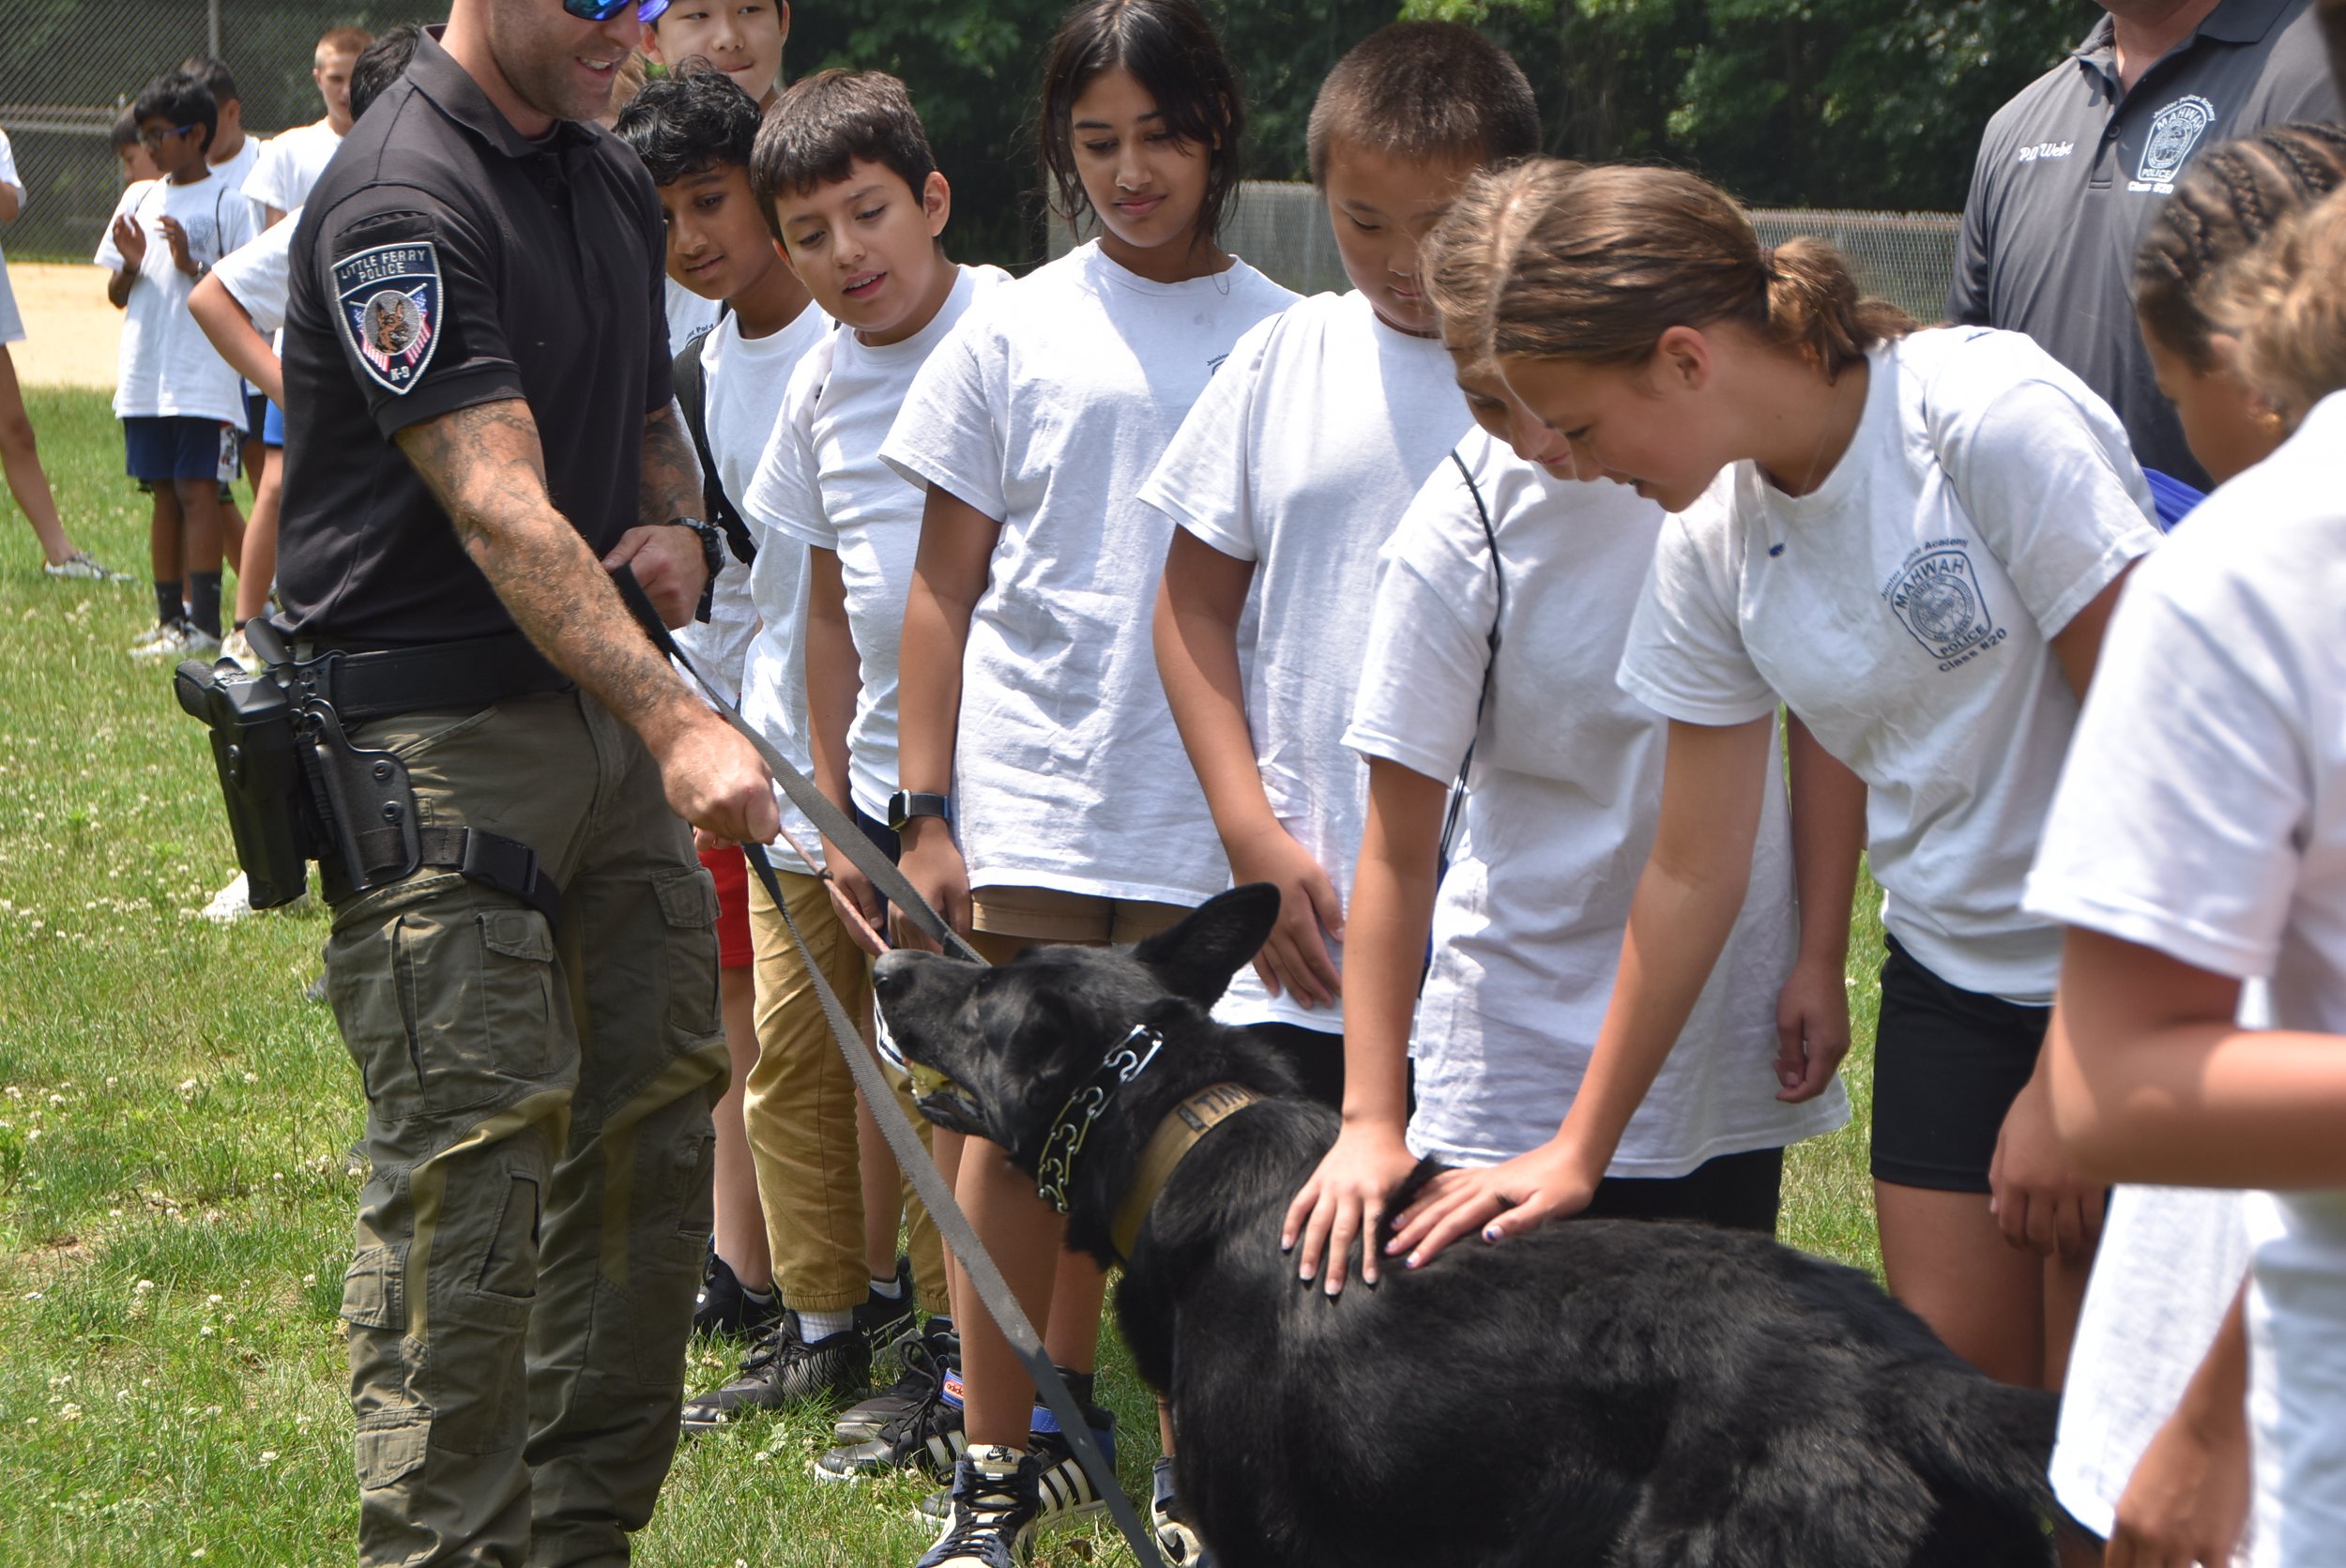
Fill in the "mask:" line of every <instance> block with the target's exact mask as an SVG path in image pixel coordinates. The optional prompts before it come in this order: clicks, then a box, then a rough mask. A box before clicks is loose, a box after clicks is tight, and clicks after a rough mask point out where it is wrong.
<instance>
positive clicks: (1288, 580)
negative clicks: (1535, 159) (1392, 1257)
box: [1141, 22, 1540, 1105]
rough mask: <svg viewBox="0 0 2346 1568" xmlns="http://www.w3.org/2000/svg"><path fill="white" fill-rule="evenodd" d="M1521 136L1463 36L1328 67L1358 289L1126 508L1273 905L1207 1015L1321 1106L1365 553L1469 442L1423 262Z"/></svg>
mask: <svg viewBox="0 0 2346 1568" xmlns="http://www.w3.org/2000/svg"><path fill="white" fill-rule="evenodd" d="M1539 139H1540V123H1539V110H1538V106H1537V104H1536V103H1535V102H1534V100H1533V99H1532V95H1531V84H1530V83H1529V82H1527V81H1526V80H1524V76H1523V72H1522V71H1521V70H1520V69H1517V68H1516V63H1515V61H1514V60H1512V59H1510V58H1509V57H1508V56H1507V54H1506V53H1505V52H1504V51H1503V50H1501V49H1500V48H1498V47H1497V46H1496V45H1494V44H1492V43H1490V42H1489V41H1488V40H1486V39H1485V38H1483V36H1482V35H1481V34H1479V33H1477V32H1475V31H1474V30H1473V29H1472V28H1470V27H1465V26H1461V25H1459V24H1458V23H1444V22H1405V23H1395V24H1394V25H1393V26H1390V27H1387V28H1385V29H1383V30H1382V31H1380V32H1379V33H1377V34H1375V35H1373V36H1372V37H1370V38H1368V39H1367V40H1366V41H1364V42H1363V43H1361V44H1359V45H1357V46H1356V47H1355V48H1353V49H1352V50H1351V52H1350V53H1347V54H1346V55H1345V56H1344V58H1343V59H1342V60H1340V61H1339V62H1337V64H1336V68H1335V69H1333V71H1331V72H1330V73H1329V75H1328V80H1327V81H1326V82H1325V83H1324V84H1321V86H1320V89H1319V96H1318V100H1317V102H1316V103H1315V104H1314V106H1313V109H1312V117H1311V128H1310V159H1311V171H1312V179H1313V182H1314V183H1315V184H1317V185H1318V187H1319V189H1320V192H1321V194H1322V195H1323V196H1324V197H1325V198H1326V200H1327V203H1328V219H1329V222H1330V223H1331V224H1332V225H1333V229H1334V231H1335V236H1336V252H1337V254H1338V256H1340V257H1341V258H1342V260H1343V263H1344V269H1345V275H1346V276H1347V277H1348V279H1350V281H1351V282H1352V287H1353V292H1352V293H1349V294H1345V295H1327V294H1323V295H1318V296H1316V297H1313V298H1310V299H1306V300H1304V301H1302V303H1300V304H1298V305H1295V306H1293V307H1292V308H1290V309H1288V310H1287V311H1286V312H1283V313H1282V314H1280V315H1279V316H1278V317H1277V318H1275V319H1274V320H1272V321H1269V322H1266V323H1264V324H1263V325H1262V326H1260V327H1256V328H1255V329H1254V331H1252V332H1250V333H1248V334H1247V335H1246V337H1245V338H1243V339H1242V340H1241V341H1240V343H1239V345H1238V347H1237V348H1236V349H1235V350H1233V351H1232V353H1231V355H1230V358H1229V360H1228V361H1227V362H1226V363H1225V364H1224V365H1223V367H1222V369H1221V371H1220V372H1219V373H1217V374H1216V375H1215V376H1214V379H1213V381H1212V382H1211V384H1210V385H1209V386H1208V387H1207V388H1206V392H1205V395H1204V396H1202V397H1200V398H1199V399H1198V400H1197V404H1196V407H1195V408H1193V409H1191V411H1190V414H1189V418H1188V419H1186V420H1184V421H1183V422H1182V425H1181V433H1180V434H1178V435H1176V436H1175V437H1174V439H1173V444H1172V446H1170V447H1169V448H1167V449H1166V450H1165V458H1164V460H1163V461H1162V462H1161V463H1159V464H1157V468H1156V472H1155V474H1154V475H1153V476H1152V477H1151V478H1150V480H1149V483H1148V484H1147V485H1146V486H1145V487H1143V489H1142V490H1141V499H1142V500H1144V501H1146V502H1147V503H1148V504H1150V506H1152V507H1154V508H1156V509H1157V510H1160V511H1162V512H1164V513H1165V515H1166V516H1168V517H1170V518H1171V519H1172V520H1173V522H1174V523H1175V525H1177V526H1176V528H1175V531H1174V534H1173V543H1172V547H1171V549H1170V551H1169V553H1168V554H1167V556H1166V557H1165V579H1164V583H1163V585H1162V586H1161V587H1160V589H1159V591H1158V596H1157V607H1156V625H1155V631H1156V658H1157V668H1158V671H1159V674H1160V675H1161V676H1162V677H1163V679H1164V681H1165V695H1166V697H1167V698H1168V699H1169V701H1170V702H1171V705H1172V708H1173V717H1174V719H1175V721H1176V722H1177V723H1179V724H1180V725H1181V740H1182V744H1183V745H1184V746H1185V747H1186V748H1187V750H1188V753H1189V758H1190V762H1191V763H1192V765H1193V766H1195V767H1196V770H1197V777H1198V779H1199V781H1200V782H1201V783H1202V784H1204V785H1205V790H1206V799H1207V802H1208V804H1209V805H1210V806H1211V808H1212V811H1213V818H1214V826H1215V829H1216V830H1217V831H1218V832H1219V833H1220V835H1221V839H1222V845H1223V848H1224V849H1225V850H1226V852H1227V854H1228V856H1229V860H1230V875H1231V878H1232V879H1233V881H1236V882H1272V883H1275V884H1276V885H1277V886H1278V887H1279V889H1280V892H1281V895H1282V902H1281V907H1280V919H1279V924H1278V926H1277V928H1276V929H1275V930H1274V931H1273V932H1272V937H1271V939H1270V941H1269V942H1268V943H1266V944H1265V945H1264V948H1263V951H1262V953H1261V955H1260V956H1259V957H1257V959H1256V961H1255V965H1254V967H1253V968H1252V969H1243V970H1241V971H1240V972H1239V974H1238V976H1237V977H1236V978H1235V979H1234V980H1233V981H1232V982H1231V984H1230V989H1229V991H1228V992H1227V993H1226V995H1225V996H1224V997H1223V1000H1222V1003H1221V1005H1220V1006H1218V1007H1217V1008H1216V1009H1215V1015H1216V1016H1217V1017H1219V1018H1221V1019H1223V1020H1224V1021H1225V1022H1226V1023H1232V1024H1246V1025H1256V1026H1260V1031H1261V1032H1264V1033H1266V1034H1269V1035H1271V1036H1272V1037H1274V1038H1276V1039H1277V1040H1278V1041H1279V1043H1281V1045H1282V1046H1283V1047H1284V1048H1285V1049H1286V1050H1287V1053H1288V1054H1289V1055H1290V1056H1291V1057H1292V1058H1294V1060H1295V1063H1296V1065H1297V1067H1298V1068H1299V1069H1300V1070H1301V1071H1302V1074H1303V1079H1304V1082H1305V1084H1306V1086H1307V1087H1308V1088H1309V1089H1310V1090H1311V1092H1312V1093H1314V1094H1315V1095H1317V1096H1318V1097H1319V1098H1320V1099H1322V1100H1325V1101H1326V1102H1327V1103H1328V1104H1331V1105H1336V1104H1341V1102H1342V1099H1343V1089H1342V1086H1343V1070H1344V1058H1343V1041H1344V1004H1343V998H1342V982H1341V979H1340V975H1341V968H1342V958H1341V954H1342V951H1343V947H1342V934H1343V930H1344V903H1345V891H1346V889H1347V888H1348V884H1349V882H1350V880H1351V870H1352V858H1353V856H1354V855H1355V854H1356V853H1357V852H1358V850H1359V848H1360V839H1361V819H1362V812H1363V809H1364V807H1365V804H1366V795H1367V773H1366V771H1365V769H1364V768H1363V765H1362V763H1361V761H1360V759H1359V758H1358V757H1356V756H1354V755H1353V754H1351V753H1349V752H1348V751H1347V750H1346V749H1345V747H1344V745H1343V740H1342V737H1343V734H1344V726H1345V724H1346V723H1347V721H1348V719H1349V718H1350V716H1351V709H1352V691H1353V686H1354V683H1355V681H1356V680H1357V679H1358V677H1359V672H1360V667H1361V655H1362V650H1363V645H1364V642H1365V638H1366V635H1367V617H1366V616H1365V615H1364V614H1363V611H1364V609H1365V607H1366V604H1367V602H1368V598H1369V593H1370V589H1371V585H1372V583H1373V581H1374V578H1375V574H1376V563H1377V551H1378V548H1379V546H1380V545H1381V544H1383V542H1384V540H1385V536H1386V534H1387V533H1388V532H1389V531H1390V530H1391V528H1392V527H1393V525H1394V522H1395V521H1396V520H1397V519H1398V518H1399V517H1400V515H1401V512H1402V510H1403V509H1404V508H1406V507H1407V506H1408V505H1409V498H1410V497H1411V496H1413V495H1416V494H1417V491H1418V487H1419V486H1420V485H1422V484H1423V483H1424V480H1425V477H1426V475H1427V474H1429V473H1431V472H1432V471H1433V469H1434V466H1435V464H1438V463H1440V461H1441V459H1442V456H1443V454H1444V453H1446V452H1447V451H1449V449H1450V448H1451V445H1452V444H1453V443H1454V442H1455V441H1456V440H1457V439H1458V437H1459V436H1460V435H1462V434H1465V433H1466V431H1467V429H1468V428H1469V424H1470V420H1469V418H1468V414H1467V407H1466V403H1465V401H1464V400H1463V399H1462V398H1461V397H1460V396H1459V394H1458V390H1457V388H1456V386H1455V383H1453V381H1452V379H1451V374H1450V359H1449V357H1448V356H1447V355H1446V354H1444V353H1443V352H1442V346H1441V343H1440V340H1439V338H1438V337H1437V336H1436V323H1435V321H1434V315H1433V311H1432V308H1431V307H1430V306H1429V305H1428V304H1427V303H1426V300H1425V297H1424V292H1423V290H1422V289H1421V288H1420V286H1419V280H1418V273H1417V243H1418V241H1419V239H1420V238H1422V237H1423V236H1424V234H1425V232H1426V231H1427V230H1428V229H1429V228H1431V227H1432V226H1433V224H1434V222H1435V221H1437V220H1438V219H1440V216H1441V214H1442V212H1443V210H1444V209H1445V208H1446V207H1447V206H1449V203H1450V198H1451V196H1452V194H1453V192H1455V190H1456V189H1457V187H1458V184H1459V182H1460V181H1461V180H1463V179H1465V178H1466V177H1467V176H1468V175H1470V174H1472V173H1473V172H1474V170H1475V169H1476V168H1478V167H1481V166H1484V165H1486V164H1497V163H1503V162H1506V161H1509V160H1514V159H1517V158H1521V157H1524V156H1526V155H1527V154H1530V153H1531V152H1533V151H1535V150H1537V148H1538V146H1539ZM1242 623H1243V625H1242Z"/></svg>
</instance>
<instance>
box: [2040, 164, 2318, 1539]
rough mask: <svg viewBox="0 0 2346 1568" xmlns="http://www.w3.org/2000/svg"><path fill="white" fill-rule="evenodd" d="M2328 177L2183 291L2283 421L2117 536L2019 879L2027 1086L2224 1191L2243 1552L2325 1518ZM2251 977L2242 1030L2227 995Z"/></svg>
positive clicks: (2152, 1172) (2105, 1155)
mask: <svg viewBox="0 0 2346 1568" xmlns="http://www.w3.org/2000/svg"><path fill="white" fill-rule="evenodd" d="M2342 273H2346V196H2341V195H2338V194H2333V195H2331V196H2330V197H2328V198H2327V199H2326V200H2325V201H2323V203H2322V204H2321V205H2320V206H2316V207H2314V208H2312V209H2310V210H2309V211H2308V212H2306V213H2304V214H2302V215H2300V217H2299V218H2298V219H2296V220H2295V221H2293V222H2292V223H2291V224H2289V225H2287V226H2285V227H2283V228H2282V229H2280V230H2278V231H2277V232H2276V234H2275V235H2274V236H2273V237H2272V238H2270V239H2268V240H2267V241H2266V242H2265V243H2264V245H2263V247H2262V249H2260V250H2259V251H2255V252H2252V253H2250V254H2249V255H2248V256H2247V257H2244V258H2243V259H2242V260H2241V261H2239V262H2237V263H2235V264H2234V266H2233V269H2232V272H2231V273H2230V274H2229V275H2228V279H2227V283H2226V285H2225V286H2224V287H2222V288H2221V289H2219V293H2218V297H2217V301H2216V302H2215V308H2214V309H2212V310H2211V311H2210V312H2209V313H2210V314H2211V315H2212V316H2214V317H2216V318H2217V321H2218V322H2219V323H2220V324H2221V326H2222V327H2223V329H2224V330H2225V331H2227V332H2228V333H2230V334H2232V335H2235V336H2236V337H2237V338H2238V339H2239V341H2240V344H2241V353H2242V367H2243V372H2244V375H2245V379H2247V381H2248V383H2249V384H2250V385H2251V386H2253V387H2255V388H2257V389H2258V390H2260V391H2262V393H2264V394H2265V396H2266V398H2267V400H2268V401H2269V403H2270V405H2271V407H2272V408H2273V410H2274V412H2275V413H2276V414H2277V416H2278V419H2279V420H2280V423H2281V425H2282V427H2283V428H2284V429H2291V430H2292V432H2293V433H2292V434H2291V435H2290V437H2289V439H2288V441H2287V442H2286V443H2285V444H2284V445H2282V447H2281V448H2280V449H2279V450H2277V452H2275V453H2274V454H2273V455H2272V456H2271V457H2269V458H2267V459H2266V460H2265V461H2264V462H2262V463H2261V464H2257V465H2256V466H2255V467H2252V468H2250V469H2248V470H2247V472H2245V473H2243V474H2241V475H2240V476H2239V477H2237V478H2235V479H2233V480H2230V481H2229V482H2227V483H2226V484H2224V485H2223V486H2221V487H2220V488H2219V489H2218V490H2217V492H2216V494H2215V495H2211V496H2210V497H2209V498H2208V499H2207V500H2206V501H2205V502H2204V503H2202V504H2201V507H2200V509H2199V510H2198V511H2197V512H2196V513H2195V514H2194V515H2193V517H2192V520H2191V523H2190V525H2188V526H2187V527H2185V528H2183V529H2181V530H2179V531H2178V532H2177V534H2176V535H2175V537H2174V539H2173V540H2172V541H2171V543H2170V544H2168V545H2167V546H2166V547H2164V548H2163V549H2161V550H2160V551H2159V552H2158V553H2157V554H2156V555H2155V556H2153V557H2152V558H2151V560H2150V561H2148V562H2147V563H2145V565H2144V566H2143V568H2142V570H2141V571H2140V572H2138V573H2137V574H2136V580H2135V582H2134V583H2133V585H2132V586H2130V587H2129V588H2128V589H2127V591H2126V595H2125V600H2124V601H2122V602H2121V603H2120V605H2119V607H2118V611H2117V614H2116V616H2115V617H2113V618H2112V620H2111V623H2110V634H2109V640H2108V645H2107V647H2106V648H2105V650H2104V654H2103V659H2102V673H2101V674H2100V675H2099V676H2098V677H2096V678H2095V683H2094V689H2093V693H2092V695H2091V696H2090V697H2089V698H2088V699H2087V701H2086V704H2085V708H2084V711H2083V713H2082V714H2081V715H2080V717H2079V721H2078V726H2077V737H2076V742H2075V744H2074V745H2073V747H2072V748H2071V750H2070V753H2069V757H2068V762H2067V766H2066V767H2065V769H2064V771H2063V774H2062V779H2061V786H2060V790H2059V793H2058V794H2057V795H2056V797H2055V799H2054V801H2053V806H2052V810H2051V813H2050V814H2049V818H2048V820H2047V823H2046V829H2045V835H2044V840H2043V844H2042V847H2041V849H2040V850H2039V853H2038V855H2037V859H2036V863H2035V866H2034V869H2033V870H2032V871H2031V873H2030V875H2029V880H2028V891H2027V905H2028V907H2029V908H2030V909H2031V910H2033V911H2034V912H2036V913H2038V914H2040V915H2043V916H2046V917H2049V918H2050V919H2053V920H2056V921H2065V922H2066V923H2067V925H2068V933H2067V938H2066V942H2065V944H2064V950H2063V954H2062V966H2061V992H2060V1003H2059V1006H2058V1008H2057V1009H2056V1011H2055V1014H2054V1018H2053V1024H2052V1028H2051V1031H2050V1035H2049V1040H2048V1043H2047V1058H2048V1063H2049V1077H2050V1083H2051V1098H2052V1112H2053V1117H2054V1119H2055V1122H2056V1124H2057V1126H2058V1128H2059V1131H2060V1134H2061V1136H2062V1139H2063V1141H2064V1145H2065V1146H2066V1148H2067V1149H2069V1151H2070V1152H2071V1154H2072V1155H2073V1156H2074V1157H2075V1158H2076V1159H2077V1160H2078V1161H2079V1164H2080V1165H2082V1166H2084V1167H2085V1168H2086V1169H2087V1170H2088V1171H2089V1172H2090V1173H2091V1174H2093V1175H2094V1176H2096V1177H2099V1178H2102V1179H2106V1180H2124V1181H2177V1182H2187V1183H2191V1184H2194V1185H2202V1186H2213V1187H2245V1188H2261V1189H2265V1190H2263V1191H2261V1192H2255V1193H2252V1194H2251V1195H2250V1196H2249V1197H2248V1198H2247V1231H2248V1239H2249V1244H2250V1248H2251V1252H2250V1286H2249V1292H2248V1296H2247V1312H2246V1316H2247V1331H2248V1332H2247V1338H2248V1357H2247V1362H2248V1374H2249V1394H2248V1401H2247V1411H2248V1424H2249V1428H2250V1433H2251V1439H2252V1450H2253V1456H2254V1490H2255V1501H2254V1509H2253V1517H2254V1531H2253V1540H2252V1544H2251V1560H2252V1561H2253V1562H2254V1563H2256V1564H2257V1565H2258V1568H2312V1565H2315V1564H2322V1565H2324V1568H2326V1565H2328V1564H2331V1563H2335V1562H2336V1561H2338V1550H2339V1543H2340V1542H2341V1541H2346V1139H2340V1138H2339V1136H2338V1128H2339V1126H2340V1124H2341V1123H2342V1122H2346V645H2341V643H2340V641H2339V638H2338V605H2339V603H2340V602H2341V600H2346V505H2341V503H2340V501H2339V493H2338V452H2339V451H2340V450H2341V449H2346V393H2342V392H2341V391H2340V388H2341V387H2346V291H2341V289H2340V287H2339V284H2338V279H2339V277H2340V276H2341V274H2342ZM2259 977H2265V978H2269V981H2270V993H2271V1007H2272V1023H2273V1025H2274V1028H2271V1029H2270V1030H2255V1029H2247V1028H2240V1027H2238V1026H2236V1025H2235V1024H2234V1023H2233V1018H2234V1015H2235V1012H2236V1009H2237V1008H2238V1006H2239V999H2240V994H2241V989H2242V984H2243V982H2246V981H2247V980H2250V979H2254V978H2259Z"/></svg>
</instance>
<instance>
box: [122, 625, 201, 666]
mask: <svg viewBox="0 0 2346 1568" xmlns="http://www.w3.org/2000/svg"><path fill="white" fill-rule="evenodd" d="M186 624H187V623H186V622H184V621H176V620H166V621H159V622H157V623H156V624H155V625H153V626H150V627H148V628H147V629H146V630H145V631H144V632H140V633H139V634H138V635H137V636H136V637H135V638H133V639H132V640H131V643H130V649H129V652H130V657H131V658H133V659H160V658H162V657H163V656H164V655H165V654H166V653H176V652H178V651H179V630H180V628H181V627H182V626H184V625H186Z"/></svg>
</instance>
